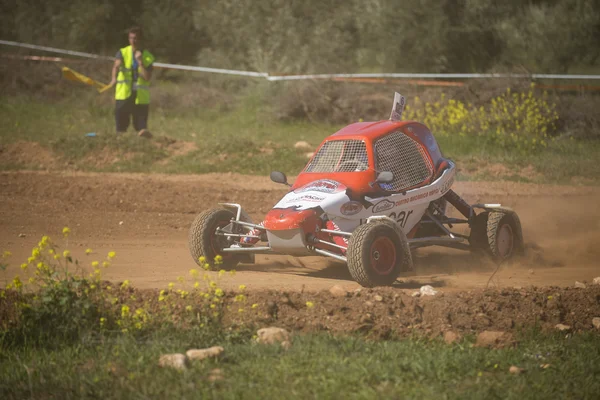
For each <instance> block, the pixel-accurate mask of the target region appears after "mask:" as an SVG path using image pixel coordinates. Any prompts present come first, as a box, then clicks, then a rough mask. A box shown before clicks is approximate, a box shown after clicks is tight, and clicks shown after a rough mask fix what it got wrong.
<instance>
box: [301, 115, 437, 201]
mask: <svg viewBox="0 0 600 400" xmlns="http://www.w3.org/2000/svg"><path fill="white" fill-rule="evenodd" d="M398 130H401V131H402V132H403V133H404V134H406V135H407V136H409V137H411V138H412V139H414V140H415V141H417V142H418V143H419V144H420V145H421V146H422V147H423V149H424V150H425V153H427V155H428V157H429V158H430V159H431V161H432V164H433V165H434V167H437V166H438V163H439V161H440V160H441V159H442V154H441V152H440V150H439V147H438V146H437V142H436V141H435V138H434V137H433V135H432V134H431V132H430V131H429V129H428V128H427V127H426V126H425V125H423V124H421V123H419V122H415V121H389V120H384V121H378V122H357V123H354V124H351V125H348V126H346V127H344V128H342V129H340V130H339V131H337V132H336V133H334V134H333V135H331V136H329V137H327V138H326V139H325V140H324V141H323V143H321V145H320V146H319V148H318V149H317V151H316V152H315V154H316V153H317V152H318V151H319V149H320V148H321V147H322V146H323V144H325V143H326V142H328V141H330V140H348V139H356V140H362V141H364V142H365V145H366V149H367V155H368V157H369V165H371V166H372V165H375V160H374V158H375V155H374V153H373V145H374V142H375V141H377V139H379V138H381V137H383V136H385V135H387V134H388V133H391V132H395V131H398ZM308 164H310V162H309V163H308ZM308 164H307V165H308ZM319 179H332V180H335V181H338V182H340V183H343V184H344V185H346V186H347V187H348V188H349V189H351V190H352V191H353V192H354V193H359V194H366V193H369V192H371V191H373V188H372V187H371V186H370V183H372V182H373V181H375V179H376V174H375V171H374V170H372V169H369V170H367V171H361V172H302V173H300V174H299V175H298V177H297V178H296V181H295V182H294V185H293V186H292V190H295V189H297V188H300V187H302V186H304V185H306V184H308V183H310V182H313V181H316V180H319ZM427 183H429V180H427V181H425V182H423V184H427Z"/></svg>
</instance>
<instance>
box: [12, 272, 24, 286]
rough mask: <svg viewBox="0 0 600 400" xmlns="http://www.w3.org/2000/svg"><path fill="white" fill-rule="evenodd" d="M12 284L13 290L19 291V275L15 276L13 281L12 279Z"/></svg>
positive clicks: (21, 284)
mask: <svg viewBox="0 0 600 400" xmlns="http://www.w3.org/2000/svg"><path fill="white" fill-rule="evenodd" d="M12 284H13V286H14V287H15V289H17V290H19V289H21V288H22V287H23V282H21V279H20V278H19V275H17V276H15V279H13V281H12Z"/></svg>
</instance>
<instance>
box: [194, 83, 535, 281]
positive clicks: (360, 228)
mask: <svg viewBox="0 0 600 400" xmlns="http://www.w3.org/2000/svg"><path fill="white" fill-rule="evenodd" d="M403 106H404V98H403V97H402V96H400V95H398V94H396V97H395V99H394V108H393V110H392V117H391V118H390V119H389V120H383V121H379V122H358V123H354V124H351V125H349V126H346V127H345V128H343V129H341V130H339V131H338V132H336V133H334V134H333V135H331V136H329V137H327V138H326V139H325V140H324V141H323V143H321V145H320V146H319V148H318V149H317V151H316V152H315V154H314V156H313V157H312V159H311V160H310V161H309V162H308V164H307V165H306V167H305V168H304V170H303V171H302V172H301V173H300V174H299V175H298V177H297V178H296V180H295V182H294V184H293V185H290V184H289V183H288V182H287V178H286V176H285V174H283V173H281V172H272V173H271V179H272V180H273V181H274V182H278V183H282V184H285V185H288V186H290V191H289V192H288V193H287V194H286V195H285V196H284V197H283V198H282V199H281V200H280V201H279V202H278V203H277V204H275V206H273V209H272V210H271V211H269V212H268V213H267V215H266V216H265V218H264V220H263V221H262V222H261V223H259V224H256V223H254V222H253V221H252V220H251V218H250V216H249V215H248V214H247V213H246V212H245V211H244V210H243V209H242V207H241V206H240V205H239V204H234V203H223V204H221V206H222V208H216V209H210V210H207V211H205V212H203V213H201V214H199V215H198V216H197V217H196V219H195V220H194V222H193V223H192V226H191V228H190V231H189V247H190V252H191V254H192V257H193V258H194V260H196V262H197V263H199V261H198V259H199V257H200V256H204V257H205V259H206V262H208V263H209V264H212V262H213V261H212V260H213V259H214V257H215V256H216V255H221V256H222V258H223V267H226V268H227V267H228V268H233V267H235V265H237V264H238V263H239V262H253V261H254V254H257V253H275V254H287V255H293V256H315V255H322V256H327V257H333V258H336V259H338V260H342V261H344V262H346V263H347V265H348V269H349V271H350V274H351V275H352V277H353V278H354V280H356V281H357V282H358V283H360V284H361V285H363V286H367V287H372V286H380V285H391V284H393V283H394V281H395V280H396V278H397V277H398V275H399V274H400V273H401V272H403V271H409V270H412V268H413V264H412V257H411V249H415V248H419V247H425V246H432V245H437V246H446V247H451V248H455V249H463V250H478V251H483V252H486V253H488V254H489V255H490V256H491V257H493V258H494V259H496V260H497V261H502V260H506V259H509V258H511V257H513V256H515V255H517V254H519V253H520V252H522V250H523V234H522V230H521V224H520V222H519V217H518V216H517V214H516V213H515V212H514V211H513V210H511V209H510V208H507V207H502V206H500V205H499V204H473V205H470V204H468V203H466V202H465V201H464V200H463V199H462V198H461V197H460V196H459V195H457V194H456V193H455V192H454V191H453V190H452V184H453V182H454V176H455V173H456V169H455V165H454V163H453V162H452V161H451V160H448V159H446V158H444V157H443V156H442V153H441V151H440V148H439V147H438V144H437V142H436V140H435V138H434V136H433V135H432V133H431V132H430V131H429V129H428V128H427V127H426V126H425V125H423V124H421V123H419V122H415V121H401V120H400V117H401V113H402V109H403ZM447 203H450V204H452V205H453V206H454V207H455V208H456V209H457V210H458V211H459V212H460V213H461V214H462V216H463V217H464V218H450V217H449V216H447V215H446V205H447ZM476 210H477V211H476ZM457 224H468V225H469V227H470V231H469V234H468V235H464V234H459V233H456V232H452V231H451V229H452V228H453V226H454V225H457Z"/></svg>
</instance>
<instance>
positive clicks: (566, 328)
mask: <svg viewBox="0 0 600 400" xmlns="http://www.w3.org/2000/svg"><path fill="white" fill-rule="evenodd" d="M554 328H556V329H558V330H559V331H561V332H569V331H570V330H571V327H570V326H569V325H565V324H556V325H555V326H554Z"/></svg>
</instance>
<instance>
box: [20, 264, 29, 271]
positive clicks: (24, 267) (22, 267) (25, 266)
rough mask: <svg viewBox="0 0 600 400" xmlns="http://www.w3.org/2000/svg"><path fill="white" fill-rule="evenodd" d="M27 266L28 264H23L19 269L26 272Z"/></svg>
mask: <svg viewBox="0 0 600 400" xmlns="http://www.w3.org/2000/svg"><path fill="white" fill-rule="evenodd" d="M28 266H29V264H26V263H23V264H21V269H22V270H26V269H27V267H28Z"/></svg>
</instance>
